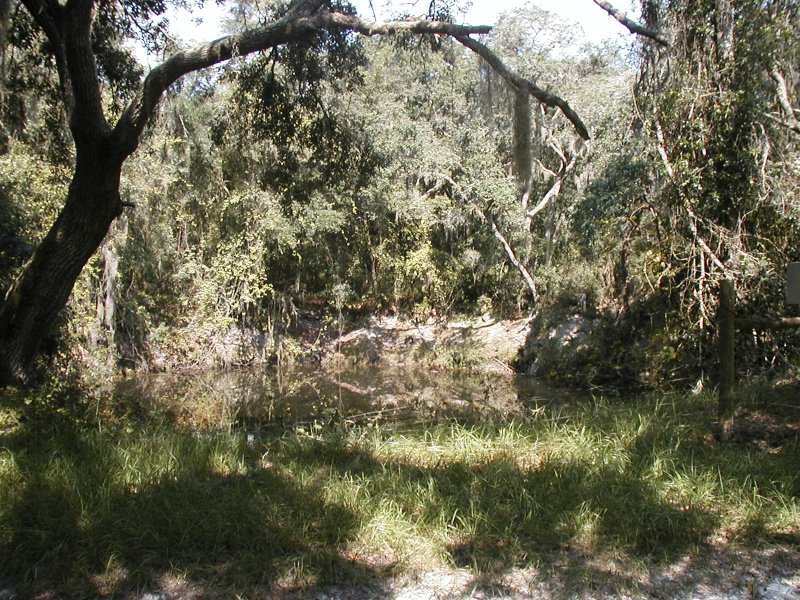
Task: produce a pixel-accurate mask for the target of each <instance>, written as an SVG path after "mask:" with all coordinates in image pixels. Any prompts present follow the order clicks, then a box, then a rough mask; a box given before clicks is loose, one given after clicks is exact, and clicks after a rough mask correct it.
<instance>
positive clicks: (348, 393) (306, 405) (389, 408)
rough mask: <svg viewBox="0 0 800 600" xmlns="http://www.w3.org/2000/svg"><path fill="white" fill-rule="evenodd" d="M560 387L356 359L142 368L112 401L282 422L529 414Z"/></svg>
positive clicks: (200, 421) (236, 422) (206, 419)
mask: <svg viewBox="0 0 800 600" xmlns="http://www.w3.org/2000/svg"><path fill="white" fill-rule="evenodd" d="M564 394H565V392H564V391H563V390H553V389H551V388H547V387H544V386H542V385H541V384H538V383H536V382H535V381H533V380H531V379H527V378H524V377H521V376H515V375H511V374H509V375H507V376H500V375H494V374H491V375H490V374H478V373H470V372H464V371H449V372H448V371H431V370H427V369H413V368H385V367H383V368H382V367H375V366H359V367H355V368H351V369H346V370H339V371H334V370H325V369H322V368H320V367H294V368H288V369H286V368H285V369H278V368H275V367H270V368H263V367H262V368H258V369H242V370H235V371H196V372H182V373H169V374H164V373H162V374H150V375H139V376H136V377H133V378H130V379H126V380H124V381H122V382H120V383H119V384H118V385H117V387H116V390H115V394H114V395H115V397H116V400H117V401H118V402H120V403H122V404H123V405H127V406H128V407H129V410H131V411H134V410H136V411H145V412H147V413H148V414H150V415H153V414H156V415H162V416H163V417H164V418H165V419H168V420H170V421H173V422H178V423H182V424H188V425H193V426H218V425H220V424H222V425H229V426H244V427H248V428H250V427H260V426H269V425H272V426H286V425H297V424H315V425H318V424H325V423H333V422H337V421H346V422H351V423H357V422H372V421H376V420H378V421H380V420H383V421H419V420H425V419H430V418H440V417H441V418H457V419H467V420H471V419H476V418H481V417H484V416H487V415H494V416H497V415H503V416H514V415H524V414H530V413H531V412H532V411H535V410H541V409H542V408H543V407H546V406H548V405H552V404H561V403H562V398H563V396H564Z"/></svg>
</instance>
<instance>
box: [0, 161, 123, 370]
mask: <svg viewBox="0 0 800 600" xmlns="http://www.w3.org/2000/svg"><path fill="white" fill-rule="evenodd" d="M110 156H113V153H109V152H106V153H105V156H104V153H103V152H102V151H100V152H97V153H96V154H95V155H94V156H92V157H88V158H87V157H82V156H80V155H79V157H78V160H77V165H76V168H75V173H74V175H73V178H72V182H71V184H70V187H69V192H68V193H67V200H66V203H65V205H64V209H63V210H62V211H61V214H60V215H59V216H58V219H56V221H55V223H54V224H53V226H52V227H51V229H50V231H49V232H48V234H47V236H46V237H45V238H44V240H43V241H42V243H41V244H40V245H39V247H38V248H37V249H36V252H35V253H34V254H33V256H32V257H31V259H30V260H29V261H28V263H27V264H26V265H25V266H24V267H23V269H22V272H21V273H20V274H19V276H18V277H17V279H16V280H15V281H14V283H13V284H12V285H11V288H10V289H9V290H8V293H7V294H6V297H5V301H4V302H3V304H2V306H1V307H0V385H8V384H14V385H18V384H26V383H29V382H30V378H31V374H32V370H33V363H34V359H35V358H36V355H37V354H38V352H39V348H40V346H41V344H42V341H43V340H44V338H45V337H46V336H47V335H48V334H49V333H50V331H51V329H52V327H53V325H54V323H55V321H56V318H57V317H58V314H59V312H60V311H61V309H62V308H63V307H64V305H65V304H66V302H67V299H68V298H69V295H70V293H71V292H72V288H73V286H74V285H75V281H76V280H77V278H78V275H79V274H80V272H81V269H83V267H84V265H85V264H86V262H87V261H88V260H89V258H90V257H91V256H92V254H94V252H95V251H96V250H97V248H98V247H99V246H100V244H101V243H102V241H103V238H104V237H105V235H106V233H108V230H109V227H110V226H111V223H112V222H113V221H114V219H115V218H116V217H117V216H119V214H120V213H121V211H122V203H121V201H120V198H119V176H120V170H121V165H122V161H121V160H119V159H117V160H115V159H113V158H108V157H110Z"/></svg>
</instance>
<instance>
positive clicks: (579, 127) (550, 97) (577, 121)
mask: <svg viewBox="0 0 800 600" xmlns="http://www.w3.org/2000/svg"><path fill="white" fill-rule="evenodd" d="M450 35H452V34H450ZM453 37H455V38H456V39H457V40H458V41H459V42H461V44H463V45H464V46H466V47H467V48H469V49H470V50H472V51H473V52H474V53H475V54H477V55H478V56H480V57H481V58H482V59H483V60H485V61H486V62H487V64H489V66H490V67H492V68H493V69H494V70H495V71H497V73H499V74H500V76H501V77H502V78H503V79H505V80H506V82H508V84H509V85H511V86H513V87H515V88H517V89H519V90H523V91H527V92H528V93H529V94H530V95H531V96H533V97H534V98H536V99H537V100H538V101H539V102H541V103H542V104H544V105H545V106H551V107H554V108H558V109H559V110H560V111H561V112H562V113H564V116H565V117H567V119H568V120H569V122H570V123H572V126H573V127H575V130H576V131H577V132H578V135H580V136H581V137H582V138H583V139H584V140H588V139H589V130H588V129H587V128H586V125H584V123H583V121H582V120H581V118H580V117H579V116H578V113H576V112H575V111H574V110H573V109H572V107H571V106H570V105H569V104H568V103H567V101H566V100H564V99H563V98H560V97H558V96H556V95H555V94H552V93H550V92H548V91H546V90H543V89H542V88H540V87H538V86H537V85H536V84H534V83H532V82H530V81H528V80H527V79H525V78H523V77H520V76H519V75H517V74H516V73H514V72H513V71H511V70H510V69H509V68H508V67H507V66H506V65H505V64H503V61H502V60H500V58H499V57H498V56H497V55H496V54H495V53H494V52H492V51H491V50H489V48H488V47H487V46H485V45H484V44H481V43H480V42H479V41H477V40H473V39H472V38H471V37H468V36H467V35H466V34H461V35H453Z"/></svg>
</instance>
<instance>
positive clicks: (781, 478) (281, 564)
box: [0, 395, 800, 597]
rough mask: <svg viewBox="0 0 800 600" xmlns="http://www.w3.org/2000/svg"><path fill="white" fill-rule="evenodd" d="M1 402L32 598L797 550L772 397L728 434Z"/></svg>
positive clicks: (9, 500)
mask: <svg viewBox="0 0 800 600" xmlns="http://www.w3.org/2000/svg"><path fill="white" fill-rule="evenodd" d="M3 400H4V407H5V408H3V409H2V411H1V414H0V432H1V433H0V588H2V587H4V586H5V587H10V588H12V589H17V590H18V591H19V593H20V594H21V597H24V596H25V595H28V594H33V593H37V592H43V591H48V590H51V591H52V590H55V591H59V592H62V593H64V594H66V595H69V596H76V597H81V596H97V595H106V594H109V595H110V594H119V593H124V592H127V591H131V590H148V589H156V588H159V587H160V586H163V585H164V581H165V580H170V581H177V582H185V583H187V584H188V585H191V586H195V587H198V588H200V589H202V590H203V591H204V592H205V593H206V594H207V595H208V596H214V595H215V593H219V595H221V596H224V597H230V596H231V595H233V594H234V593H239V594H242V595H243V596H251V595H257V591H258V590H262V591H263V589H265V588H264V586H267V587H269V586H273V585H280V586H290V587H297V588H299V589H305V588H306V587H310V586H314V585H317V584H320V583H337V582H339V583H341V582H348V583H353V582H355V583H357V584H359V585H362V584H363V585H370V584H372V583H374V582H376V581H380V580H382V579H383V578H386V577H389V576H393V575H396V574H416V573H421V572H424V571H425V570H429V569H431V568H436V567H439V568H450V567H464V568H473V569H476V570H478V571H481V572H493V573H496V572H502V571H505V570H510V569H512V568H515V567H525V566H530V565H542V564H548V563H550V562H551V561H552V560H553V559H554V557H556V556H559V555H560V554H561V555H563V553H564V552H565V551H567V552H572V553H577V554H582V555H591V556H593V557H602V556H607V557H615V558H616V559H621V560H624V561H629V562H630V564H642V563H651V562H658V561H665V560H671V559H674V558H675V557H679V556H682V555H686V554H690V553H696V552H698V551H700V549H702V548H703V547H704V545H707V544H713V543H722V542H730V541H733V542H737V543H742V544H747V545H760V544H774V543H782V544H787V543H788V544H790V545H796V544H797V543H798V541H800V513H799V512H798V504H799V503H798V496H800V448H799V447H798V439H797V430H798V429H797V427H795V426H796V425H798V423H800V414H797V413H800V411H798V410H796V408H792V409H788V408H787V409H786V411H785V412H784V413H781V414H776V413H775V408H774V406H773V404H771V403H770V402H768V401H767V400H764V399H763V398H760V397H752V398H748V399H745V403H744V407H743V410H742V415H741V419H740V420H741V422H742V423H743V424H745V425H747V424H748V423H749V424H750V429H747V428H745V429H744V430H743V433H742V435H741V436H740V438H739V439H738V441H735V442H733V443H731V444H727V445H724V444H720V443H718V442H717V441H716V440H715V439H714V438H713V436H712V432H713V425H714V424H713V414H714V408H715V407H714V399H713V398H712V397H711V396H700V397H693V396H681V395H671V396H663V395H661V396H650V397H644V398H639V399H636V400H627V401H621V400H615V401H612V400H601V399H598V400H594V401H592V402H588V403H583V404H577V405H574V406H573V405H569V404H564V405H562V406H561V407H560V408H559V409H557V410H556V409H554V410H545V411H539V412H532V413H531V414H530V415H529V417H527V418H516V420H514V421H510V422H505V421H504V420H502V419H499V418H495V419H494V420H492V421H488V422H480V423H471V424H467V423H457V422H438V423H427V424H425V425H419V426H414V425H408V424H404V425H401V424H398V425H394V426H393V425H391V424H382V425H379V426H377V425H376V426H367V425H363V426H358V427H352V428H349V429H343V428H341V427H339V428H324V429H321V430H318V429H314V428H310V430H311V431H312V432H313V433H308V432H300V431H291V432H289V431H286V432H282V431H276V430H272V431H271V432H267V433H265V432H261V433H259V432H256V433H252V432H251V436H252V437H251V439H248V437H247V432H244V431H237V430H236V428H235V426H233V425H232V423H234V422H235V421H231V418H230V415H229V414H226V416H225V418H224V419H223V420H222V422H221V423H220V424H219V426H218V427H217V426H214V424H213V423H211V422H210V421H204V425H203V426H202V427H198V426H197V424H196V423H194V424H192V425H191V426H188V425H178V424H176V422H173V421H168V420H165V419H164V418H163V415H160V416H159V417H158V418H149V417H148V416H147V415H143V414H136V416H132V415H133V414H135V411H127V414H126V415H119V414H115V413H114V411H115V407H109V406H108V405H105V404H103V403H89V402H88V401H80V400H78V401H75V400H74V399H73V400H70V399H69V398H67V399H64V398H60V399H59V398H56V399H55V400H53V399H52V398H50V399H48V400H47V401H31V400H30V399H25V398H20V397H12V396H10V395H7V396H6V397H4V398H3ZM795 404H796V402H795ZM209 412H213V411H209ZM89 415H91V416H89ZM776 424H777V425H776ZM778 425H779V426H778ZM773 426H774V427H773ZM787 427H788V428H789V429H787ZM792 427H795V428H794V429H792ZM787 431H788V434H787ZM165 578H166V579H165Z"/></svg>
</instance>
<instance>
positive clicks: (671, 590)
mask: <svg viewBox="0 0 800 600" xmlns="http://www.w3.org/2000/svg"><path fill="white" fill-rule="evenodd" d="M162 583H163V587H162V588H161V589H160V590H158V591H155V592H150V593H145V594H141V593H140V594H131V595H126V596H124V597H126V598H129V599H130V600H200V599H207V598H227V597H230V596H229V595H228V594H226V593H225V592H224V591H223V590H213V591H211V590H205V589H198V588H197V587H195V586H194V585H192V584H191V583H186V582H182V581H179V580H176V579H172V578H169V577H165V578H164V579H163V581H162ZM4 592H5V593H4ZM58 597H59V596H58V595H57V594H56V595H52V596H48V598H53V599H55V598H58ZM237 597H239V596H237ZM246 597H248V598H262V599H265V600H266V599H271V600H373V599H378V598H391V599H393V600H434V599H436V600H456V599H475V600H477V599H488V598H494V599H506V600H523V599H527V598H536V599H542V600H550V599H552V600H562V599H563V600H566V599H572V598H583V599H591V598H626V599H631V600H634V599H635V600H666V599H679V598H680V599H686V600H798V599H800V551H798V549H797V548H796V547H790V546H783V547H772V548H765V549H742V548H731V547H729V546H720V547H707V548H703V549H700V550H699V551H697V552H696V553H693V554H691V555H687V556H683V557H681V558H678V559H675V560H670V561H664V562H660V563H656V564H652V563H650V564H643V563H631V562H630V561H625V560H624V559H619V558H614V557H610V558H609V557H594V556H591V555H589V554H582V553H580V552H565V553H563V554H561V555H559V556H556V557H553V559H552V561H551V562H549V563H542V564H540V566H538V567H536V568H527V569H514V570H504V571H500V572H497V573H476V572H473V571H471V570H466V569H459V570H455V569H454V570H436V571H430V572H426V573H423V574H421V575H417V576H414V577H407V576H406V577H403V576H401V577H396V578H387V579H382V580H379V581H372V582H366V583H365V582H360V583H358V584H355V585H348V584H347V583H346V582H345V583H341V584H339V585H335V586H324V587H321V586H313V587H303V588H302V589H298V588H275V587H273V588H266V587H265V588H264V589H262V590H255V591H253V592H251V593H249V594H247V596H246ZM12 598H14V596H13V595H12V594H10V592H8V591H7V590H6V591H3V590H0V599H8V600H11V599H12Z"/></svg>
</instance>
